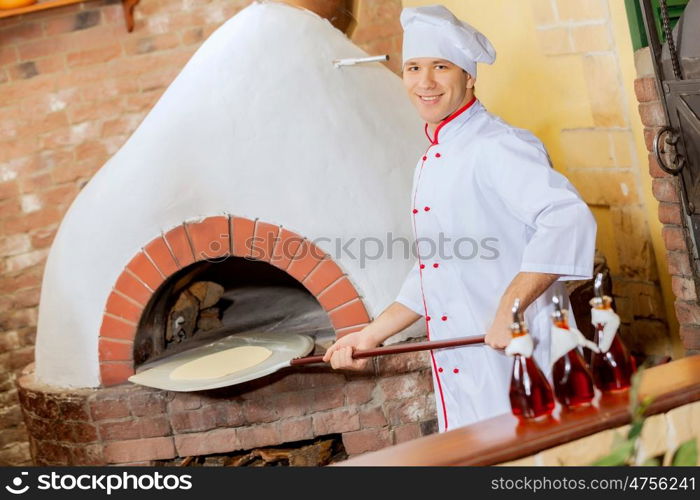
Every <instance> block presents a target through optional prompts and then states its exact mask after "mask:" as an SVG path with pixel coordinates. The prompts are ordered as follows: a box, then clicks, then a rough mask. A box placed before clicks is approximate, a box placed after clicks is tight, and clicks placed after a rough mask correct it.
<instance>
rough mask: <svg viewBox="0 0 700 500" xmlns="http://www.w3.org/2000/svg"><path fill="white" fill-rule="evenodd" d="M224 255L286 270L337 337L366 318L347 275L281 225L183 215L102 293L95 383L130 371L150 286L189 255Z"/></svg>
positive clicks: (118, 379)
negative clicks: (184, 218) (104, 296)
mask: <svg viewBox="0 0 700 500" xmlns="http://www.w3.org/2000/svg"><path fill="white" fill-rule="evenodd" d="M282 249H284V251H282ZM226 256H236V257H247V258H252V259H255V260H260V261H264V262H269V263H270V264H271V265H273V266H275V267H277V268H279V269H281V270H283V271H285V272H287V273H288V274H289V275H290V276H292V277H294V278H295V279H296V280H297V281H299V282H300V283H301V284H302V285H304V286H305V287H306V289H307V290H309V292H310V293H311V294H313V295H314V296H315V297H316V299H317V300H318V302H319V303H320V304H321V306H322V307H323V309H324V310H325V311H326V312H327V313H328V316H329V318H330V321H331V323H332V324H333V327H334V328H335V332H336V335H337V336H339V337H340V336H342V335H345V334H347V333H351V332H354V331H357V330H359V329H361V328H362V327H363V326H365V325H366V324H367V323H368V322H369V321H370V317H369V314H368V312H367V309H366V308H365V305H364V303H363V301H362V298H361V297H360V295H359V294H358V293H357V290H355V287H354V286H353V284H352V283H351V282H350V280H349V279H348V277H347V275H346V274H345V273H343V271H342V270H341V269H340V267H339V266H338V265H337V264H336V263H335V262H334V261H333V260H332V259H331V257H330V256H329V255H328V254H326V253H325V252H323V251H322V250H321V249H320V248H318V247H317V246H316V245H314V244H313V243H312V242H311V241H309V240H308V239H305V238H304V237H302V236H300V235H298V234H296V233H293V232H292V231H289V230H287V229H284V228H283V227H281V226H277V225H275V224H269V223H267V222H263V221H260V220H257V219H256V220H250V219H246V218H243V217H235V216H225V215H224V216H214V217H208V218H206V219H204V220H202V221H199V222H184V223H182V224H181V225H179V226H177V227H175V228H173V229H171V230H170V231H168V232H167V233H165V234H162V235H161V236H158V237H156V238H155V239H153V240H152V241H151V242H149V243H148V244H147V245H146V246H144V247H143V249H142V250H141V251H140V252H139V253H137V254H136V255H135V256H134V257H133V258H132V259H131V261H129V263H128V264H127V265H126V267H125V268H124V270H123V271H122V273H121V275H120V276H119V279H117V281H116V283H115V285H114V288H113V290H112V293H110V295H109V298H108V299H107V304H106V306H105V312H104V315H103V317H102V326H101V328H100V337H99V359H100V378H101V381H102V385H103V386H110V385H116V384H120V383H123V382H125V381H126V380H127V378H128V377H130V376H131V375H133V374H134V363H133V343H134V338H135V336H136V329H137V326H138V323H139V320H140V319H141V314H142V312H143V310H144V308H145V307H146V305H147V304H148V302H149V300H150V299H151V297H152V296H153V294H154V293H155V291H156V290H158V287H160V285H162V284H163V283H164V282H165V280H166V279H168V278H169V277H170V276H171V275H172V274H174V273H175V272H177V271H179V270H180V269H183V268H185V267H187V266H189V265H191V264H194V263H195V262H199V261H203V260H211V259H217V258H223V257H226Z"/></svg>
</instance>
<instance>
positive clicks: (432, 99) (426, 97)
mask: <svg viewBox="0 0 700 500" xmlns="http://www.w3.org/2000/svg"><path fill="white" fill-rule="evenodd" d="M418 97H419V98H420V100H421V101H423V102H435V101H437V100H438V99H440V97H442V94H440V95H419V96H418Z"/></svg>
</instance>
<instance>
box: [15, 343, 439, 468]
mask: <svg viewBox="0 0 700 500" xmlns="http://www.w3.org/2000/svg"><path fill="white" fill-rule="evenodd" d="M431 373H432V372H431V370H430V357H429V356H428V354H427V353H425V352H419V353H410V354H402V355H395V356H387V357H384V358H377V359H374V360H373V361H372V363H370V364H369V365H368V368H367V369H366V370H365V371H364V372H359V373H342V372H336V371H333V370H331V369H330V368H323V367H321V368H319V367H313V368H306V369H292V370H287V371H286V372H279V373H276V374H273V375H270V376H268V377H266V378H265V379H261V380H256V381H252V382H248V383H245V384H240V385H237V386H233V387H228V388H223V389H217V390H212V391H202V392H197V393H173V392H167V391H159V390H156V389H149V388H146V387H141V386H136V385H131V384H128V385H120V386H116V387H112V388H107V389H100V390H91V389H82V390H76V391H61V392H53V391H47V388H46V387H42V386H41V385H40V384H36V383H35V382H34V381H33V374H32V373H26V374H25V375H23V376H22V377H20V379H19V380H18V386H19V396H20V398H21V400H22V408H23V410H24V417H25V421H26V424H27V428H28V431H29V436H30V438H29V442H30V449H31V454H32V457H33V458H34V461H35V463H36V464H37V465H103V464H140V465H148V464H151V463H152V462H153V461H154V460H164V459H173V458H176V457H187V456H198V455H208V454H214V453H226V452H230V451H237V450H249V449H252V448H256V447H260V446H270V445H278V444H282V443H291V442H295V441H304V440H308V439H313V438H315V437H320V436H326V435H329V434H340V435H341V436H342V440H343V445H344V446H345V450H346V452H347V453H348V454H349V455H351V456H352V455H357V454H360V453H364V452H367V451H373V450H378V449H381V448H384V447H386V446H389V445H392V444H398V443H401V442H404V441H407V440H410V439H415V438H418V437H421V436H423V435H427V434H431V433H433V432H436V430H437V419H436V414H435V399H434V397H433V392H432V391H433V387H432V374H431Z"/></svg>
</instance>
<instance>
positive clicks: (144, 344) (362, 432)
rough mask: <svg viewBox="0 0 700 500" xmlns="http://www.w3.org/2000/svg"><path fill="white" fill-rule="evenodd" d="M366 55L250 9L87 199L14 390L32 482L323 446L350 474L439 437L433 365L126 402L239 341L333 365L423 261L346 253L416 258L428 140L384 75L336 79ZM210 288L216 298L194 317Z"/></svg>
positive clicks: (355, 71) (294, 13)
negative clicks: (416, 169)
mask: <svg viewBox="0 0 700 500" xmlns="http://www.w3.org/2000/svg"><path fill="white" fill-rule="evenodd" d="M291 3H294V4H299V3H300V2H291ZM313 3H314V2H311V3H310V4H313ZM337 3H338V5H339V6H343V7H347V5H346V4H347V2H337ZM366 56H367V54H366V53H364V52H363V51H362V50H361V49H359V48H358V47H356V46H355V45H353V44H352V43H351V42H350V41H349V40H348V38H347V37H346V36H345V35H344V34H343V33H342V32H340V31H339V30H337V29H336V28H334V27H333V26H332V25H331V24H330V23H329V22H328V21H326V20H325V19H323V18H321V17H319V16H318V15H316V14H314V13H312V12H309V11H307V10H304V9H299V8H297V7H292V6H288V5H283V4H280V3H277V2H260V3H258V2H256V3H254V4H252V5H251V6H249V7H247V8H246V9H244V10H243V11H241V12H240V13H239V14H237V15H236V16H234V18H232V19H231V20H229V21H228V22H227V23H225V24H224V25H223V26H222V27H221V28H220V29H218V30H217V31H215V32H214V33H213V34H212V35H211V37H210V38H209V39H208V40H207V41H206V42H205V43H204V44H203V45H202V47H201V48H200V49H199V50H198V51H197V53H195V55H194V56H193V57H192V59H191V60H190V61H189V62H188V64H187V65H186V66H185V68H184V69H183V70H182V72H181V73H180V74H179V75H178V77H177V78H176V79H175V81H174V82H173V83H172V84H171V86H170V87H169V88H168V90H167V91H166V92H165V94H164V95H163V96H162V98H161V99H160V101H159V102H158V103H157V105H156V106H155V107H154V108H153V110H152V111H151V112H150V114H149V115H148V116H147V117H146V118H145V120H144V121H143V123H142V124H141V125H140V127H139V128H138V129H137V130H136V131H135V132H134V134H133V135H132V136H131V138H130V139H129V140H128V141H127V142H126V144H125V145H124V146H123V147H122V148H121V149H120V150H119V151H118V152H117V153H116V154H115V155H114V156H113V157H112V158H111V159H110V160H109V161H108V162H107V163H106V164H105V165H104V166H103V167H102V169H101V170H100V171H99V172H98V173H97V175H95V176H94V178H93V179H92V180H91V181H90V182H89V183H88V185H87V186H86V187H85V188H84V189H83V190H82V191H81V193H80V194H79V196H78V197H77V198H76V200H75V202H74V203H73V205H72V206H71V208H70V209H69V211H68V213H67V214H66V216H65V218H64V220H63V222H62V224H61V226H60V229H59V231H58V233H57V236H56V239H55V241H54V243H53V246H52V249H51V252H50V254H49V257H48V261H47V265H46V271H45V274H44V281H43V286H42V294H41V301H40V311H39V322H38V332H37V341H36V363H35V365H30V366H29V367H27V368H26V369H25V370H24V372H23V375H22V376H21V377H20V378H19V379H18V383H17V385H18V388H19V397H20V403H21V405H22V409H23V413H24V418H25V423H26V426H27V429H28V432H29V435H30V447H31V452H32V457H33V459H34V461H35V463H37V464H41V465H59V464H63V465H65V464H76V465H88V464H89V465H97V464H150V463H153V462H154V461H158V460H172V459H176V458H178V457H182V458H185V457H192V456H203V455H211V454H217V453H228V452H232V451H236V450H248V449H252V448H256V447H263V446H270V445H280V444H285V443H296V442H306V441H308V440H312V439H315V438H319V437H325V436H335V437H336V438H338V439H340V440H342V443H343V445H344V448H345V452H346V453H347V454H349V455H355V454H359V453H363V452H365V451H369V450H375V449H379V448H382V447H384V446H388V445H390V444H394V443H398V442H401V441H404V440H407V439H412V438H415V437H418V436H421V435H424V434H427V433H431V432H434V430H435V427H436V424H435V420H434V418H435V410H434V406H433V405H434V403H433V396H432V382H431V375H430V367H429V363H428V360H427V357H426V356H425V354H424V353H420V354H404V355H398V356H392V357H386V358H380V359H377V360H374V361H373V362H372V363H370V365H369V367H368V369H367V370H365V371H364V372H362V373H343V372H334V371H332V370H330V369H329V368H327V367H324V366H313V367H305V368H296V369H285V370H282V371H280V372H277V373H274V374H272V375H269V376H266V377H264V378H261V379H258V380H254V381H250V382H247V383H244V384H239V385H236V386H231V387H225V388H220V389H215V390H209V391H200V392H193V393H188V392H169V391H163V390H158V389H152V388H146V387H141V386H137V385H134V384H131V383H129V382H127V378H128V377H129V376H131V375H132V374H134V373H135V372H136V371H138V370H139V369H140V368H142V366H144V365H146V364H147V363H148V362H149V361H153V360H154V359H159V358H164V357H167V356H168V355H170V353H173V352H180V351H182V350H183V349H186V348H188V347H189V346H191V345H195V344H197V342H200V343H201V342H202V341H204V340H210V339H214V338H217V336H224V335H230V334H231V333H232V332H238V331H255V330H256V329H264V330H265V331H278V330H280V331H281V330H285V331H286V330H291V331H303V332H304V333H307V334H311V335H313V338H314V339H315V343H316V350H317V352H322V350H323V349H324V348H325V347H327V346H328V345H329V344H330V343H331V342H332V341H333V340H334V339H335V338H336V337H338V336H342V335H344V334H346V333H350V332H353V331H357V330H358V329H361V328H362V327H363V326H364V325H366V324H367V323H368V322H369V321H370V320H371V318H372V317H373V316H374V315H376V314H378V313H379V312H380V311H381V310H382V309H383V308H384V307H386V306H387V305H388V304H389V303H390V302H391V301H392V300H393V298H394V296H395V295H396V293H397V292H398V289H399V286H400V284H401V282H402V281H403V278H404V276H405V274H406V272H407V271H408V268H409V267H410V265H411V264H412V261H413V259H412V258H411V257H410V254H409V255H406V254H405V253H402V252H403V251H404V249H403V248H401V249H400V250H399V254H398V256H397V255H394V256H393V258H391V253H390V252H387V251H386V250H387V249H386V248H385V252H384V253H382V254H381V255H379V256H376V257H375V258H372V259H366V260H365V259H360V258H358V255H357V254H356V253H355V254H353V253H352V251H351V252H346V253H344V252H341V251H339V248H342V246H343V244H346V243H348V242H349V241H352V240H360V239H362V238H372V241H373V242H374V243H376V242H377V241H382V242H388V243H390V244H391V242H392V241H396V240H402V241H403V240H405V241H410V228H409V226H408V222H409V217H408V213H407V211H408V203H407V199H406V194H407V193H408V192H409V189H410V182H411V179H410V175H411V174H410V172H411V169H410V168H406V166H408V165H412V164H413V161H414V160H415V158H416V157H417V155H418V154H419V149H420V148H421V147H422V144H423V138H422V137H421V136H420V129H421V127H420V124H419V120H418V117H417V116H416V115H415V112H414V111H413V109H412V108H411V107H410V104H409V103H408V102H407V101H406V100H405V99H403V97H402V92H403V90H402V87H401V83H400V81H399V79H398V78H397V77H396V75H394V74H392V73H391V72H390V71H389V70H388V69H386V68H385V67H383V66H381V65H378V64H376V63H375V64H370V65H358V66H353V67H340V68H339V67H336V66H334V65H333V63H332V61H333V60H334V59H338V58H355V57H366ZM404 209H405V210H404ZM354 249H355V252H357V251H362V249H359V250H358V247H354ZM396 251H397V250H396V249H394V252H396ZM198 283H199V284H209V285H211V287H213V288H212V289H216V290H218V291H217V294H218V295H216V297H215V299H212V300H213V302H212V301H211V300H210V301H209V303H207V304H206V306H205V305H204V303H205V302H207V301H206V300H204V299H203V298H201V297H200V299H201V301H198V302H196V304H199V305H201V308H200V309H201V310H198V309H197V307H194V306H191V308H192V307H194V309H190V313H184V312H182V311H184V310H185V309H178V308H177V307H176V306H177V304H178V303H179V301H180V299H181V297H183V296H185V297H189V296H192V295H196V293H195V292H193V288H192V286H194V285H197V284H198ZM190 292H191V293H190ZM188 294H189V295H188ZM190 299H191V297H190ZM191 300H193V299H191ZM192 303H193V302H191V303H190V305H191V304H192ZM192 310H194V312H192ZM205 313H206V314H209V316H206V314H205ZM187 314H190V316H187ZM193 315H194V316H193ZM204 317H207V318H209V319H210V320H211V321H210V323H211V324H212V325H213V326H211V327H209V328H204V327H202V323H200V322H199V320H201V319H202V318H204ZM193 318H194V319H193ZM173 322H175V323H176V324H177V325H176V326H175V327H173V324H174V323H173ZM187 322H189V323H187ZM186 323H187V324H189V325H190V326H189V327H188V328H189V329H188V328H184V327H183V326H182V325H183V324H186ZM275 328H276V329H277V330H275ZM204 330H207V331H206V332H205V333H202V332H203V331H204ZM422 333H423V332H422V331H421V328H420V327H418V329H417V330H415V331H413V332H408V334H413V335H414V336H420V335H421V334H422Z"/></svg>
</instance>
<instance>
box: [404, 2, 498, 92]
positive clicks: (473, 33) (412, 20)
mask: <svg viewBox="0 0 700 500" xmlns="http://www.w3.org/2000/svg"><path fill="white" fill-rule="evenodd" d="M401 26H403V30H404V34H403V62H404V63H405V62H406V61H408V60H409V59H414V58H418V57H439V58H440V59H445V60H447V61H450V62H452V63H454V64H456V65H457V66H459V67H460V68H462V69H464V70H466V71H467V73H469V74H470V75H471V76H473V77H474V78H476V63H478V62H484V63H486V64H491V63H493V61H495V60H496V50H495V49H494V48H493V46H492V45H491V42H489V40H488V38H486V37H485V36H484V35H483V34H481V33H479V31H477V30H476V29H475V28H474V27H472V26H470V25H469V24H467V23H465V22H463V21H460V20H459V19H457V18H456V17H455V16H454V14H452V12H450V11H449V10H448V9H447V8H446V7H443V6H442V5H431V6H428V7H407V8H405V9H403V11H402V12H401Z"/></svg>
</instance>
